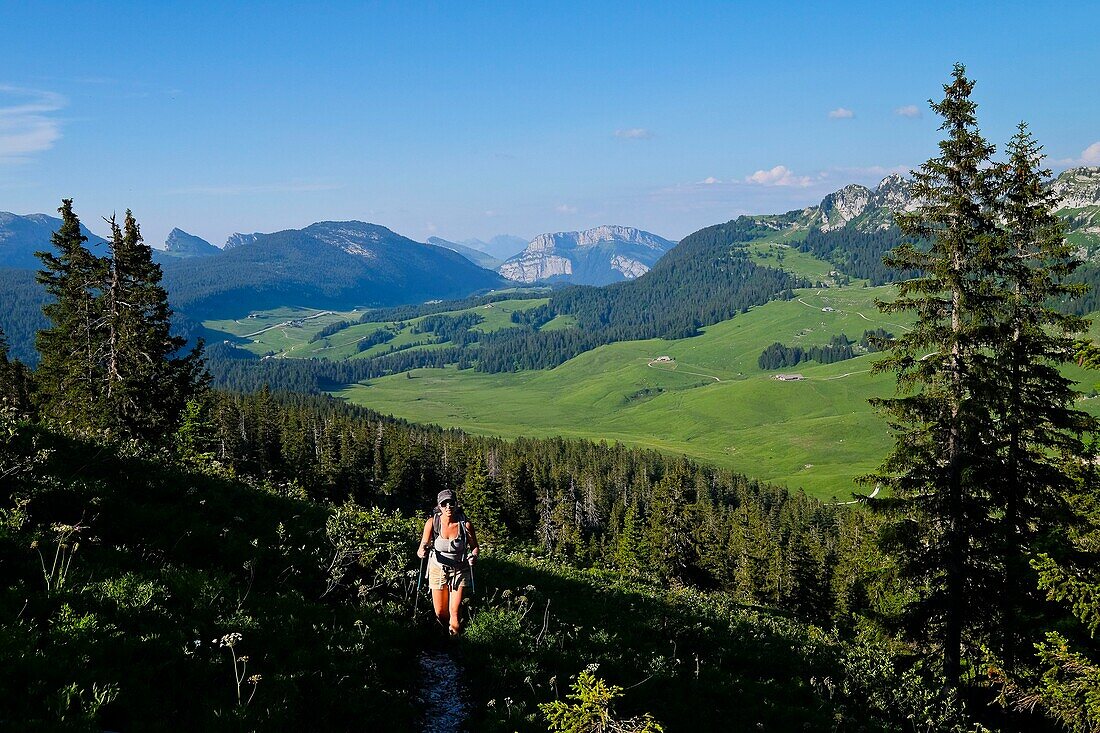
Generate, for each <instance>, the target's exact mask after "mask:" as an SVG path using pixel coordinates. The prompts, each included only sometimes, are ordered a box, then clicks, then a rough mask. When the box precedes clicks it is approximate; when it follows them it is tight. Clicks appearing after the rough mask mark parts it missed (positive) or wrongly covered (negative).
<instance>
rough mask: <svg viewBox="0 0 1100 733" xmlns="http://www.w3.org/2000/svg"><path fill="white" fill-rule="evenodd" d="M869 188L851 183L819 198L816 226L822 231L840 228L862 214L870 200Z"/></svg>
mask: <svg viewBox="0 0 1100 733" xmlns="http://www.w3.org/2000/svg"><path fill="white" fill-rule="evenodd" d="M871 196H872V193H871V191H870V189H868V188H866V187H864V186H860V185H859V184H857V183H852V184H849V185H847V186H845V187H844V188H842V189H840V190H839V191H837V192H835V193H831V194H829V195H828V196H826V197H825V198H824V199H822V200H821V204H819V205H818V207H817V211H818V226H819V227H820V228H821V231H823V232H830V231H833V230H834V229H840V228H841V227H844V226H846V225H847V224H848V222H850V221H852V220H853V219H855V218H856V217H857V216H859V215H860V214H862V213H863V212H864V210H866V208H867V204H868V203H870V201H871Z"/></svg>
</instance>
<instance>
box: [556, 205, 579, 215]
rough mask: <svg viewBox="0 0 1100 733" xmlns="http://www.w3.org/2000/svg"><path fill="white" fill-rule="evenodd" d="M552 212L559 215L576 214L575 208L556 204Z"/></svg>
mask: <svg viewBox="0 0 1100 733" xmlns="http://www.w3.org/2000/svg"><path fill="white" fill-rule="evenodd" d="M554 211H556V212H558V213H559V214H576V213H577V207H576V206H570V205H569V204H558V205H557V206H555V207H554Z"/></svg>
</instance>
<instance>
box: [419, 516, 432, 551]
mask: <svg viewBox="0 0 1100 733" xmlns="http://www.w3.org/2000/svg"><path fill="white" fill-rule="evenodd" d="M431 544H432V520H431V518H429V519H428V521H426V522H424V531H423V532H422V533H421V534H420V546H419V547H417V548H416V556H417V557H419V558H423V557H424V556H425V555H427V554H428V548H429V547H430V546H431Z"/></svg>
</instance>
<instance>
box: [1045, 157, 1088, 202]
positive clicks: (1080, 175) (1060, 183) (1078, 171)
mask: <svg viewBox="0 0 1100 733" xmlns="http://www.w3.org/2000/svg"><path fill="white" fill-rule="evenodd" d="M1050 187H1051V190H1052V191H1053V192H1054V193H1055V194H1057V195H1058V197H1059V198H1060V201H1059V202H1058V208H1059V209H1084V208H1087V207H1090V206H1100V166H1082V167H1079V168H1069V169H1068V170H1064V171H1062V172H1061V173H1060V174H1059V175H1058V177H1057V178H1055V179H1054V181H1053V182H1052V183H1051V185H1050Z"/></svg>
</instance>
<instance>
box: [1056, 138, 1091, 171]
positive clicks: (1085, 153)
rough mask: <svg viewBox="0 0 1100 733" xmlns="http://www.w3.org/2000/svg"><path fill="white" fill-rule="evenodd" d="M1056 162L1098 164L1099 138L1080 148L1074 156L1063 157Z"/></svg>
mask: <svg viewBox="0 0 1100 733" xmlns="http://www.w3.org/2000/svg"><path fill="white" fill-rule="evenodd" d="M1058 162H1059V163H1061V164H1063V165H1100V140H1098V141H1097V142H1094V143H1093V144H1092V145H1089V146H1088V147H1087V148H1085V149H1084V150H1082V151H1081V154H1080V155H1079V156H1077V157H1076V158H1065V159H1063V160H1060V161H1058Z"/></svg>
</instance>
